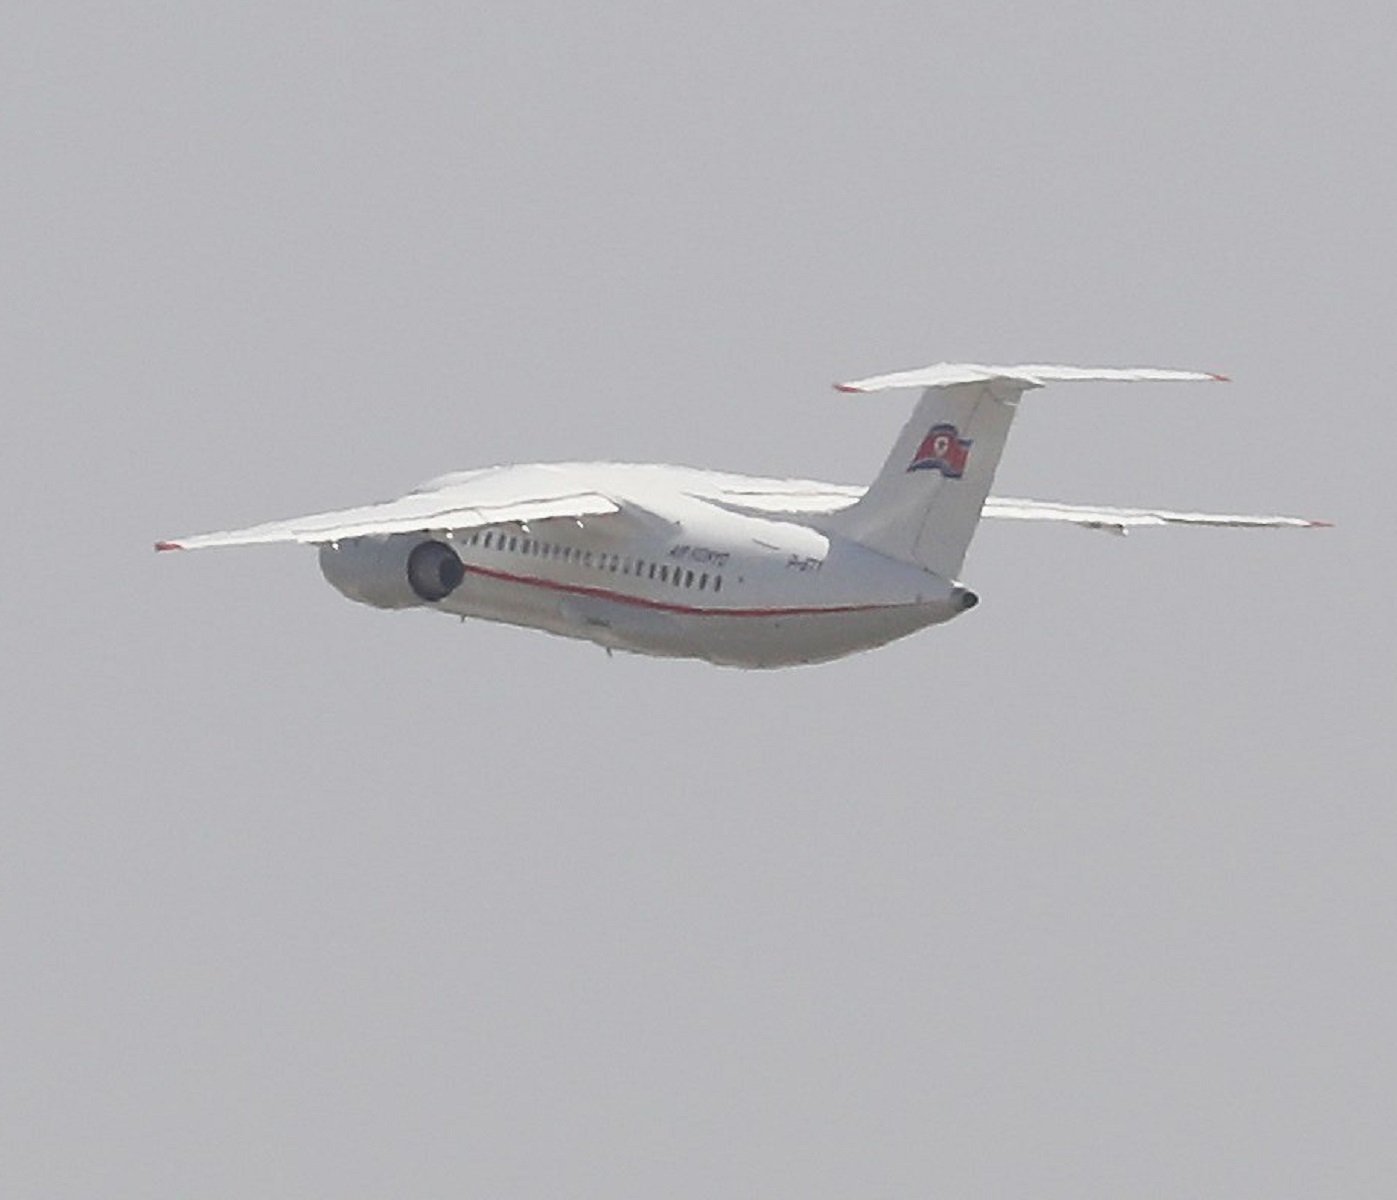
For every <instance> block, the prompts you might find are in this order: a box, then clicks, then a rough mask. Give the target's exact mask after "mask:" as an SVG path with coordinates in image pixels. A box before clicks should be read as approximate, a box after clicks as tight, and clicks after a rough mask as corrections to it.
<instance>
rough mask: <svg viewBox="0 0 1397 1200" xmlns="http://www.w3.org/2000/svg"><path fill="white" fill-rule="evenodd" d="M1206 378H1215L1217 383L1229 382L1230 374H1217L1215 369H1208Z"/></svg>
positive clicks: (1230, 380) (1230, 379)
mask: <svg viewBox="0 0 1397 1200" xmlns="http://www.w3.org/2000/svg"><path fill="white" fill-rule="evenodd" d="M1208 378H1209V379H1215V380H1217V382H1218V383H1231V382H1232V376H1231V375H1219V374H1218V373H1217V372H1216V371H1210V372H1209V373H1208Z"/></svg>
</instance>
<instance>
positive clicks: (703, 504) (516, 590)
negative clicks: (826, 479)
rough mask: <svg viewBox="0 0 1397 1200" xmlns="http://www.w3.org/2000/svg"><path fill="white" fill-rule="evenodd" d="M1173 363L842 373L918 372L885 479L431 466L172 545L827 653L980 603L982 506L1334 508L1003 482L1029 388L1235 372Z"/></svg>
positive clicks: (878, 387) (723, 639)
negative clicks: (402, 489)
mask: <svg viewBox="0 0 1397 1200" xmlns="http://www.w3.org/2000/svg"><path fill="white" fill-rule="evenodd" d="M1222 378H1223V377H1222V376H1218V375H1211V374H1207V373H1204V372H1198V371H1174V370H1161V369H1159V368H1156V367H1068V366H1053V365H1048V364H1036V365H1019V366H1010V367H997V366H986V365H984V364H979V363H936V364H934V365H932V366H930V367H920V368H917V369H915V370H911V371H899V372H894V373H893V374H891V375H879V376H871V377H869V378H867V379H860V380H856V381H854V382H852V383H845V384H839V385H838V386H839V388H840V390H841V391H845V392H879V391H885V390H888V389H896V388H919V389H921V398H920V399H919V400H918V402H917V405H916V408H915V409H914V410H913V412H912V415H911V418H910V419H909V420H908V422H907V423H906V425H904V426H903V429H902V432H901V433H900V434H899V435H898V438H897V440H896V441H895V442H894V444H893V446H892V449H891V451H890V452H889V453H888V456H887V458H886V459H885V460H884V462H883V466H882V469H881V470H880V471H879V472H878V474H877V476H875V477H874V479H873V481H872V482H871V483H870V484H869V485H868V486H867V487H866V488H860V487H849V486H845V485H839V484H827V483H819V482H816V481H813V480H805V479H763V478H757V477H753V476H747V475H730V474H726V473H723V472H719V471H704V470H696V469H694V468H691V467H674V466H664V465H661V464H653V463H650V464H644V463H637V464H625V463H533V464H526V465H522V466H512V467H483V468H480V469H478V470H474V471H460V472H456V473H454V474H451V475H443V476H441V477H440V478H438V479H433V480H429V481H428V482H427V483H424V484H422V485H421V486H420V487H417V488H414V489H413V490H412V491H410V492H408V493H407V494H406V495H403V496H399V497H397V498H396V499H392V500H383V501H378V502H375V503H372V504H366V505H358V506H356V507H354V508H346V509H337V510H335V511H332V512H320V513H311V514H309V515H307V516H303V517H292V518H289V519H286V520H278V521H264V522H263V523H262V524H260V525H252V526H248V527H246V528H243V529H231V530H222V531H218V532H214V533H205V534H195V535H193V536H191V537H184V538H179V539H176V540H173V541H160V542H157V543H156V549H157V550H190V549H200V548H204V547H210V546H248V545H258V544H267V543H273V542H296V543H300V544H302V545H310V546H316V547H318V548H319V552H320V566H321V570H322V571H323V572H324V574H325V577H326V578H327V579H328V580H329V581H330V582H331V583H332V584H333V585H334V586H335V587H336V588H338V589H339V591H340V592H342V593H343V594H344V595H345V596H347V597H349V598H350V599H351V600H357V601H359V602H360V603H363V604H370V605H373V606H375V607H378V608H429V609H436V610H437V611H439V612H445V613H451V614H454V615H456V616H459V617H462V618H465V617H478V618H481V619H483V620H487V621H500V622H505V623H508V624H510V625H521V626H526V627H529V628H533V629H541V630H545V631H547V632H548V633H555V634H562V635H563V636H565V637H573V638H585V639H587V640H589V641H593V642H596V643H597V644H598V645H601V646H604V647H606V649H607V650H608V651H609V650H627V651H633V652H635V653H637V654H653V655H662V656H667V657H683V658H698V659H705V660H707V661H708V662H713V663H719V664H721V665H724V666H734V667H784V666H791V665H795V664H799V663H814V662H824V661H826V660H828V659H832V658H840V657H842V656H844V655H846V654H854V653H856V652H858V651H860V650H867V649H870V648H871V647H874V646H881V645H883V644H884V643H886V642H891V641H893V640H894V639H896V638H900V637H905V636H906V635H907V634H909V633H914V632H916V631H917V630H919V629H923V628H925V627H926V626H928V625H936V624H939V623H941V622H943V621H949V620H950V619H951V618H952V617H954V616H957V615H959V614H960V613H962V612H964V611H965V610H966V609H968V608H971V607H973V606H974V605H975V604H976V602H977V601H976V597H975V594H974V593H973V592H970V591H968V590H967V589H966V588H964V587H962V586H960V584H959V582H958V580H959V578H960V574H961V568H962V565H963V563H964V561H965V556H966V552H967V550H968V548H969V546H970V541H971V538H972V537H973V536H974V533H975V530H976V528H977V527H978V525H979V522H980V519H981V517H982V516H984V515H990V516H995V517H1004V518H1010V519H1017V520H1028V521H1055V522H1068V523H1071V524H1075V525H1079V526H1084V527H1086V528H1088V529H1104V530H1109V531H1111V532H1115V533H1125V532H1127V531H1128V529H1130V528H1132V527H1136V526H1147V525H1164V524H1183V525H1230V526H1243V527H1252V528H1261V527H1272V528H1275V527H1281V526H1302V527H1303V526H1315V525H1322V524H1324V522H1320V521H1313V520H1308V519H1305V518H1300V517H1278V516H1247V515H1239V514H1226V513H1204V512H1172V511H1168V510H1164V509H1134V508H1117V507H1103V506H1099V505H1092V506H1086V505H1074V504H1062V503H1057V502H1052V501H1037V500H1011V499H1007V498H1001V499H998V500H996V499H995V498H993V497H991V496H990V486H991V484H992V483H993V481H994V475H995V470H996V468H997V466H998V464H999V459H1000V455H1001V453H1002V451H1003V449H1004V445H1005V440H1006V438H1007V437H1008V434H1009V428H1010V425H1011V423H1012V421H1013V418H1014V413H1015V411H1016V409H1017V408H1018V404H1019V401H1020V399H1021V398H1022V397H1023V395H1024V394H1025V393H1027V392H1029V391H1031V390H1034V389H1037V388H1040V387H1043V386H1045V385H1046V384H1048V383H1050V382H1054V381H1056V382H1086V381H1091V380H1095V381H1101V382H1133V383H1152V382H1163V381H1167V380H1174V381H1195V382H1202V381H1208V380H1214V381H1216V380H1221V379H1222Z"/></svg>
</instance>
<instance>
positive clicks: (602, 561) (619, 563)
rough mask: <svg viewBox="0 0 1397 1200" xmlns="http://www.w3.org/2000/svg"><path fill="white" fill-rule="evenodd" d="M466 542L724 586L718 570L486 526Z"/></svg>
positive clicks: (679, 582) (682, 583)
mask: <svg viewBox="0 0 1397 1200" xmlns="http://www.w3.org/2000/svg"><path fill="white" fill-rule="evenodd" d="M465 544H466V545H467V546H479V547H481V549H484V550H503V551H504V552H505V553H506V554H527V555H531V556H533V557H535V558H551V559H554V560H556V561H558V562H565V563H577V564H578V565H579V566H583V567H592V568H594V569H596V570H598V571H610V572H611V573H612V574H617V575H634V576H636V577H637V578H644V579H653V580H655V581H656V582H657V583H668V584H672V585H673V586H674V587H685V588H695V587H696V588H698V589H699V590H700V591H710V590H711V591H715V592H721V591H722V590H723V577H722V576H721V575H718V574H713V575H710V574H709V573H708V572H707V571H692V570H690V569H689V568H688V567H681V566H679V565H678V564H677V563H675V564H671V563H654V562H650V561H648V560H646V559H640V558H627V557H626V556H625V555H622V554H603V553H601V552H599V551H592V550H580V549H578V548H577V547H576V546H560V545H558V544H557V543H555V542H544V541H540V540H539V539H538V538H533V537H524V536H523V535H521V534H515V533H505V532H503V531H502V530H494V529H487V530H485V531H484V532H483V533H482V532H480V531H478V530H477V531H476V532H475V533H472V534H470V535H469V536H468V537H467V538H466V539H465Z"/></svg>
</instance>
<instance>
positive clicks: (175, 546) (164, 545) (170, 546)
mask: <svg viewBox="0 0 1397 1200" xmlns="http://www.w3.org/2000/svg"><path fill="white" fill-rule="evenodd" d="M155 549H156V552H157V553H159V552H160V551H161V550H183V549H184V547H183V546H181V545H180V544H179V543H178V542H156V543H155Z"/></svg>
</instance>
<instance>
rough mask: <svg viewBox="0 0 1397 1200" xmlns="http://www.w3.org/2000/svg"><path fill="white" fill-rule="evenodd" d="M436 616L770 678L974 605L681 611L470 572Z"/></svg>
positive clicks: (868, 646) (864, 647)
mask: <svg viewBox="0 0 1397 1200" xmlns="http://www.w3.org/2000/svg"><path fill="white" fill-rule="evenodd" d="M433 607H435V608H437V609H438V610H439V611H441V612H446V613H452V614H455V615H457V616H460V617H463V618H464V617H474V618H479V619H483V620H487V621H496V622H500V623H504V624H509V625H517V626H523V627H526V628H533V629H540V630H543V631H545V632H548V633H554V634H559V635H561V636H564V637H571V638H582V639H585V640H587V641H590V642H594V643H596V644H597V645H599V646H602V647H604V648H605V649H607V650H620V651H624V652H627V653H631V654H646V655H654V656H658V657H665V658H696V659H701V660H703V661H706V662H710V663H714V664H716V665H718V666H728V667H748V668H766V667H786V666H797V665H800V664H806V663H819V662H828V661H830V660H831V659H836V658H843V657H844V656H845V655H849V654H855V653H857V652H859V651H861V650H868V649H872V648H873V647H875V646H881V645H884V644H886V643H887V642H891V641H894V640H896V639H897V638H901V637H906V636H907V635H908V634H911V633H915V632H916V631H917V630H919V629H923V628H925V627H926V626H928V625H933V624H937V623H939V622H941V621H946V620H949V619H950V618H951V617H952V616H955V615H956V614H957V613H958V612H960V611H963V608H964V607H965V605H964V602H963V601H959V602H957V603H955V604H954V606H953V605H951V604H948V603H946V602H945V601H933V602H925V603H921V604H915V603H913V604H902V605H889V606H886V607H879V606H868V607H859V608H848V609H829V610H817V609H816V610H812V609H797V608H790V609H784V610H783V609H773V610H770V611H759V610H735V609H734V610H727V611H724V610H720V609H709V610H696V609H694V610H684V611H673V610H668V609H664V608H657V607H652V606H649V605H645V604H641V603H636V602H634V601H630V600H626V599H621V598H617V597H610V596H600V595H596V594H591V593H577V592H569V591H566V590H563V591H559V590H557V589H554V588H551V587H541V586H539V585H537V584H533V583H527V582H522V581H521V582H515V581H506V580H500V579H497V578H492V577H488V576H481V575H478V574H473V573H471V572H469V571H468V572H467V575H466V578H465V580H464V581H463V582H462V584H461V586H460V587H459V588H458V589H456V590H455V591H454V592H453V593H452V594H451V595H450V596H449V597H447V598H446V599H444V600H442V601H439V602H438V603H437V604H435V605H434V606H433Z"/></svg>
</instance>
